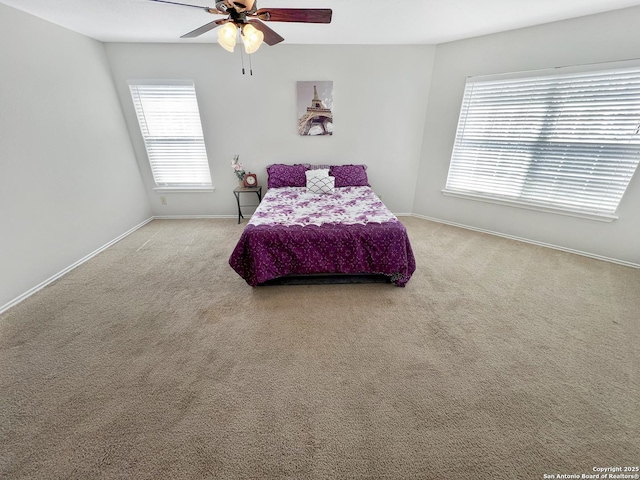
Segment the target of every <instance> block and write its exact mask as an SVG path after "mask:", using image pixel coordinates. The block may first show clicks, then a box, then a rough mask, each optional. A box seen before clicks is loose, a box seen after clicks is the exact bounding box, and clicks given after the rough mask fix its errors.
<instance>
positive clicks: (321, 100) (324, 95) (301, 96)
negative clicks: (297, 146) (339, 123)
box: [298, 81, 333, 136]
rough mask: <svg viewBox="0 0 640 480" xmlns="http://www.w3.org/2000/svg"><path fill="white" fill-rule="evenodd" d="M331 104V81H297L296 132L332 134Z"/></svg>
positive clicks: (312, 134)
mask: <svg viewBox="0 0 640 480" xmlns="http://www.w3.org/2000/svg"><path fill="white" fill-rule="evenodd" d="M305 105H307V107H306V109H305V108H304V106H305ZM332 105H333V82H330V81H329V82H327V81H322V82H298V114H299V117H298V134H299V135H302V136H319V135H333V113H332V111H331V108H332Z"/></svg>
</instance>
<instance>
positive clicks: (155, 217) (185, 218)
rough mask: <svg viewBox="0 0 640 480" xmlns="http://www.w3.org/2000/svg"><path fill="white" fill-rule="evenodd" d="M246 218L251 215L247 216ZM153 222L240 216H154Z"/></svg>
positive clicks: (235, 216) (236, 216)
mask: <svg viewBox="0 0 640 480" xmlns="http://www.w3.org/2000/svg"><path fill="white" fill-rule="evenodd" d="M244 217H245V218H249V217H251V215H245V216H244ZM151 218H152V219H153V220H198V219H200V218H236V219H237V218H238V215H154V216H153V217H151Z"/></svg>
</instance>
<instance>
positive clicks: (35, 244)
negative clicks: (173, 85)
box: [0, 4, 151, 308]
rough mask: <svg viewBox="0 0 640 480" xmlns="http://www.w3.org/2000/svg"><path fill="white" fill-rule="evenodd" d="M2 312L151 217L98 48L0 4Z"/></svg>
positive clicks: (0, 262)
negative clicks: (13, 302)
mask: <svg viewBox="0 0 640 480" xmlns="http://www.w3.org/2000/svg"><path fill="white" fill-rule="evenodd" d="M0 66H1V67H0V68H1V70H2V73H1V74H0V139H1V141H0V219H1V223H0V308H1V307H2V306H3V305H6V304H8V303H10V302H11V301H12V300H14V299H16V298H17V297H18V296H20V295H22V294H24V293H25V292H27V291H29V290H30V289H32V288H34V287H35V286H37V285H38V284H40V283H41V282H43V281H45V280H47V279H48V278H50V277H52V276H54V275H56V274H57V273H59V272H60V271H61V270H63V269H65V268H67V267H69V266H70V265H72V264H74V263H75V262H77V261H78V260H80V259H81V258H83V257H84V256H86V255H88V254H90V253H91V252H94V251H96V250H97V249H98V248H100V247H101V246H103V245H105V244H106V243H108V242H110V241H112V240H113V239H115V238H117V237H118V236H120V235H121V234H123V233H124V232H126V231H127V230H129V229H131V228H132V227H134V226H136V225H138V224H140V223H141V222H143V221H144V220H145V219H147V218H149V216H150V215H151V209H150V206H149V201H148V198H147V197H146V193H145V190H144V186H143V184H142V181H141V176H140V172H139V171H138V168H137V165H136V160H135V155H134V153H133V150H132V146H131V141H130V139H129V136H128V132H127V129H126V125H125V123H124V121H123V117H122V110H121V109H120V105H119V102H118V97H117V94H116V92H115V89H114V85H113V81H112V78H111V72H110V70H109V64H108V62H107V58H106V54H105V51H104V46H103V45H102V44H101V43H99V42H96V41H94V40H90V39H88V38H86V37H84V36H81V35H78V34H76V33H72V32H70V31H68V30H65V29H62V28H60V27H58V26H55V25H53V24H51V23H47V22H45V21H42V20H40V19H38V18H36V17H33V16H31V15H28V14H25V13H22V12H19V11H17V10H15V9H13V8H10V7H7V6H5V5H2V4H0Z"/></svg>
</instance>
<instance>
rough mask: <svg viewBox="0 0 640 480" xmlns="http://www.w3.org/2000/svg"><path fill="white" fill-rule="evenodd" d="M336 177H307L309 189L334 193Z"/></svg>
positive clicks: (316, 191)
mask: <svg viewBox="0 0 640 480" xmlns="http://www.w3.org/2000/svg"><path fill="white" fill-rule="evenodd" d="M335 183H336V179H335V177H330V176H329V175H326V176H322V177H315V176H314V177H310V178H307V191H309V192H311V193H333V190H334V188H335Z"/></svg>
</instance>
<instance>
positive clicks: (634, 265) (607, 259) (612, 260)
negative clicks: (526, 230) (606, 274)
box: [411, 213, 640, 268]
mask: <svg viewBox="0 0 640 480" xmlns="http://www.w3.org/2000/svg"><path fill="white" fill-rule="evenodd" d="M411 216H412V217H416V218H421V219H423V220H429V221H431V222H436V223H442V224H444V225H451V226H452V227H459V228H464V229H466V230H473V231H475V232H480V233H487V234H489V235H495V236H496V237H503V238H508V239H510V240H517V241H519V242H523V243H529V244H531V245H537V246H539V247H546V248H552V249H554V250H560V251H562V252H567V253H573V254H575V255H582V256H583V257H589V258H593V259H596V260H603V261H605V262H610V263H616V264H618V265H623V266H625V267H632V268H640V264H637V263H632V262H627V261H625V260H619V259H617V258H610V257H605V256H602V255H595V254H593V253H588V252H583V251H580V250H574V249H572V248H566V247H561V246H559V245H553V244H551V243H545V242H538V241H536V240H530V239H528V238H521V237H516V236H514V235H508V234H506V233H500V232H494V231H492V230H485V229H483V228H476V227H471V226H469V225H464V224H461V223H455V222H449V221H446V220H441V219H439V218H433V217H426V216H424V215H418V214H415V213H414V214H412V215H411Z"/></svg>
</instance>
